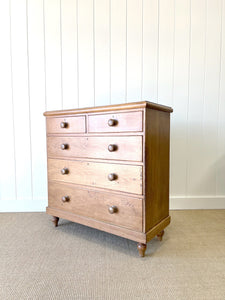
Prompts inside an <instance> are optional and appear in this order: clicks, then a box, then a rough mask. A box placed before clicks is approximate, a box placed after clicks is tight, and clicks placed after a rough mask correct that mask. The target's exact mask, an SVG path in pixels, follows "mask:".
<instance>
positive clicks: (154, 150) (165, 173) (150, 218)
mask: <svg viewBox="0 0 225 300" xmlns="http://www.w3.org/2000/svg"><path fill="white" fill-rule="evenodd" d="M169 151H170V113H168V112H163V111H158V110H154V109H146V126H145V232H147V231H149V230H150V229H152V228H153V227H154V226H155V225H156V224H158V223H159V222H160V221H162V220H163V219H165V218H167V217H168V216H169Z"/></svg>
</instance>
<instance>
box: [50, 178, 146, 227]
mask: <svg viewBox="0 0 225 300" xmlns="http://www.w3.org/2000/svg"><path fill="white" fill-rule="evenodd" d="M48 187H49V188H48V205H49V207H51V208H57V209H60V210H66V211H69V212H72V213H74V214H77V215H81V216H85V217H89V218H94V219H97V220H100V221H103V222H107V223H111V224H114V225H118V226H123V227H126V228H129V229H133V230H136V231H142V199H139V198H131V197H127V196H122V195H112V194H110V193H106V192H97V191H93V190H86V189H80V188H77V187H74V186H73V185H70V184H65V183H54V182H49V184H48Z"/></svg>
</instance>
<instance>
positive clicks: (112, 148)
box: [108, 144, 117, 152]
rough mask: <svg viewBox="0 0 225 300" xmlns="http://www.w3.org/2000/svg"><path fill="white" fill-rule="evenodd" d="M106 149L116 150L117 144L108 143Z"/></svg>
mask: <svg viewBox="0 0 225 300" xmlns="http://www.w3.org/2000/svg"><path fill="white" fill-rule="evenodd" d="M108 150H109V152H113V151H116V150H117V146H116V145H113V144H110V145H109V146H108Z"/></svg>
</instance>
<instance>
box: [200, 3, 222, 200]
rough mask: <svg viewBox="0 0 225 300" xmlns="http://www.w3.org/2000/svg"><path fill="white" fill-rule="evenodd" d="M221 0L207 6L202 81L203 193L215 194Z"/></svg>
mask: <svg viewBox="0 0 225 300" xmlns="http://www.w3.org/2000/svg"><path fill="white" fill-rule="evenodd" d="M220 30H221V0H214V1H211V0H208V1H207V6H206V43H205V51H206V54H205V82H204V83H205V85H204V107H203V149H204V152H203V153H202V155H203V159H204V167H203V169H202V179H203V184H204V189H203V190H202V191H201V193H202V194H204V195H215V194H216V164H217V159H218V158H217V132H218V130H217V125H218V122H217V120H218V106H219V105H218V104H219V75H220Z"/></svg>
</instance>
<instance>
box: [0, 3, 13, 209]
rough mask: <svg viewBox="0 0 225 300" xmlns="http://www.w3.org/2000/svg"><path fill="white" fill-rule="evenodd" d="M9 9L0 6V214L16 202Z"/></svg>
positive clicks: (0, 4)
mask: <svg viewBox="0 0 225 300" xmlns="http://www.w3.org/2000/svg"><path fill="white" fill-rule="evenodd" d="M9 8H10V6H9V2H8V1H1V2H0V36H1V41H2V43H1V47H0V66H1V67H0V82H1V89H0V99H1V100H0V103H1V127H0V137H1V150H0V166H1V172H0V211H7V210H13V202H14V201H15V199H16V186H15V153H14V126H13V125H14V123H13V103H12V85H11V56H10V53H11V49H10V15H9V13H10V10H9ZM3 170H4V171H3Z"/></svg>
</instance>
